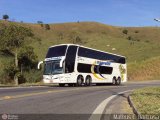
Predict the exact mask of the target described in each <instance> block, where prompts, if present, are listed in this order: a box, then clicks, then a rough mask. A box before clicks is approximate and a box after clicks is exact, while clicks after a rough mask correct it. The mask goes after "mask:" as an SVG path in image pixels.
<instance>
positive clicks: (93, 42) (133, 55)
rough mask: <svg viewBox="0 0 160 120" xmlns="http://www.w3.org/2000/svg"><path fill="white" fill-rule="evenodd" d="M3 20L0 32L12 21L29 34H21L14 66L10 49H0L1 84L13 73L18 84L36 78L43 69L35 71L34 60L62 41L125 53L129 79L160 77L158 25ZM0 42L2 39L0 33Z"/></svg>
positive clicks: (9, 81)
mask: <svg viewBox="0 0 160 120" xmlns="http://www.w3.org/2000/svg"><path fill="white" fill-rule="evenodd" d="M3 19H4V20H1V21H0V24H1V26H0V34H2V29H3V27H4V26H5V27H6V28H7V29H9V28H8V27H9V26H10V24H12V25H13V26H15V27H22V28H24V29H27V30H28V31H29V32H31V34H32V35H31V36H25V37H24V41H25V42H24V43H23V45H22V46H20V47H19V48H18V53H17V60H18V61H19V62H18V65H15V56H16V55H15V52H14V51H13V49H8V48H7V49H1V50H0V68H1V69H0V83H2V84H6V83H14V78H16V77H15V75H16V76H17V77H19V80H20V81H19V83H23V82H38V81H40V80H41V78H42V71H43V70H41V71H38V70H36V65H37V62H38V61H41V60H44V58H45V55H46V52H47V50H48V47H49V46H52V45H55V44H64V43H74V44H80V45H84V46H87V47H92V48H95V49H100V50H103V51H107V52H111V53H116V54H120V55H124V56H126V58H127V64H128V78H129V80H152V79H160V73H159V71H160V65H159V63H160V58H159V56H160V54H159V53H160V52H159V51H160V34H159V33H160V28H159V27H115V26H109V25H105V24H101V23H97V22H79V21H78V22H75V23H61V24H46V23H43V21H37V24H27V23H23V22H12V21H9V16H7V15H5V16H3ZM8 35H9V36H10V37H9V36H8ZM8 35H7V36H6V37H3V40H9V39H8V38H7V37H9V38H12V37H13V36H12V32H11V34H10V33H8ZM10 40H11V39H10ZM20 40H21V38H20ZM0 42H1V43H2V42H3V41H2V35H1V36H0ZM1 46H3V45H2V44H1ZM24 61H25V62H24Z"/></svg>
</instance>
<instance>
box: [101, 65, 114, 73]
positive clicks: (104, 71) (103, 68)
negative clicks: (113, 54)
mask: <svg viewBox="0 0 160 120" xmlns="http://www.w3.org/2000/svg"><path fill="white" fill-rule="evenodd" d="M112 71H113V68H112V67H106V66H100V67H99V72H100V73H101V74H112Z"/></svg>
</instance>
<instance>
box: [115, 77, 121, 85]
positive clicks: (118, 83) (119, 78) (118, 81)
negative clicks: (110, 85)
mask: <svg viewBox="0 0 160 120" xmlns="http://www.w3.org/2000/svg"><path fill="white" fill-rule="evenodd" d="M120 84H121V77H118V78H117V80H116V85H120Z"/></svg>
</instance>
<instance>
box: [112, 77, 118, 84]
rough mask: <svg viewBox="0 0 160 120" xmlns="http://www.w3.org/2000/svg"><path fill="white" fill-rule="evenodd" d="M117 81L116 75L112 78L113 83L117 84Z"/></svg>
mask: <svg viewBox="0 0 160 120" xmlns="http://www.w3.org/2000/svg"><path fill="white" fill-rule="evenodd" d="M116 83H117V82H116V77H113V79H112V84H113V85H116Z"/></svg>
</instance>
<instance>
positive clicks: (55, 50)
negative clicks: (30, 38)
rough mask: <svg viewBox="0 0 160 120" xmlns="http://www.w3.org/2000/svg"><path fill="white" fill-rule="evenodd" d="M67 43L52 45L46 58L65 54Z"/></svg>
mask: <svg viewBox="0 0 160 120" xmlns="http://www.w3.org/2000/svg"><path fill="white" fill-rule="evenodd" d="M66 49H67V45H62V46H55V47H51V48H49V50H48V53H47V55H46V58H51V57H58V56H65V53H66Z"/></svg>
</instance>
